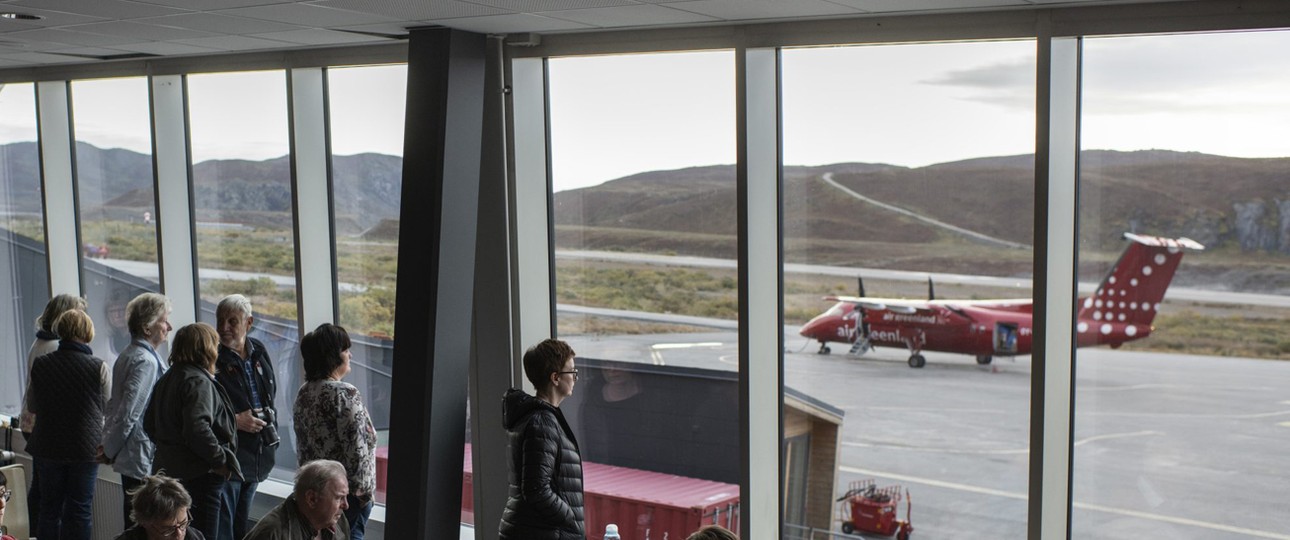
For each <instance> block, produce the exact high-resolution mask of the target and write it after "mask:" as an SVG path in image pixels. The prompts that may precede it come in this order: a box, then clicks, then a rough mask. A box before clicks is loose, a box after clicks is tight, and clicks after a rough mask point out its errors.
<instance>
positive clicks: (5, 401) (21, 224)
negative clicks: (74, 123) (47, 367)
mask: <svg viewBox="0 0 1290 540" xmlns="http://www.w3.org/2000/svg"><path fill="white" fill-rule="evenodd" d="M40 190H41V184H40V151H39V149H38V148H37V131H36V96H35V86H34V85H32V84H0V284H3V288H2V289H0V344H3V349H2V350H0V373H4V374H5V375H4V376H3V377H0V414H3V415H7V416H13V417H17V416H18V413H19V411H20V410H21V408H22V395H23V392H24V391H25V389H26V385H27V375H28V372H27V363H26V358H27V348H28V347H30V346H31V343H32V342H33V341H35V339H36V323H35V320H36V317H39V316H40V314H41V312H42V311H43V310H44V308H45V302H46V301H47V300H49V275H48V274H49V272H48V264H47V262H46V258H45V233H44V206H43V205H42V202H41V195H40Z"/></svg>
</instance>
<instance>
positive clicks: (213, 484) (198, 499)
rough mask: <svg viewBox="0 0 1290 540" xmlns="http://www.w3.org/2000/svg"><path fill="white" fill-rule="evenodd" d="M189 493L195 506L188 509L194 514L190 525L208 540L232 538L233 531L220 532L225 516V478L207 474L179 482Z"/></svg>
mask: <svg viewBox="0 0 1290 540" xmlns="http://www.w3.org/2000/svg"><path fill="white" fill-rule="evenodd" d="M179 483H180V484H183V485H184V489H185V490H186V491H188V496H189V497H192V499H193V505H192V506H190V507H188V511H189V512H191V513H192V514H193V523H192V525H189V527H192V528H194V529H197V530H199V531H201V532H202V536H204V537H206V538H207V540H225V539H227V538H232V537H233V533H232V531H221V530H220V521H221V520H220V516H221V515H223V512H224V509H223V506H222V503H223V499H224V498H223V496H222V495H223V493H224V484H225V483H226V481H225V480H224V477H223V476H220V475H218V474H214V473H206V474H203V475H201V476H196V477H193V478H185V479H183V480H180V481H179Z"/></svg>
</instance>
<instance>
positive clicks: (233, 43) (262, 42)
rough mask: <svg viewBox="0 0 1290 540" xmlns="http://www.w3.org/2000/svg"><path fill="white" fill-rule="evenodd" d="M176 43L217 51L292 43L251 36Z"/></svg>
mask: <svg viewBox="0 0 1290 540" xmlns="http://www.w3.org/2000/svg"><path fill="white" fill-rule="evenodd" d="M175 42H176V43H183V44H185V45H193V46H196V47H207V48H211V49H215V50H219V51H253V50H256V49H265V50H270V49H280V48H283V47H292V46H294V45H295V44H294V43H287V42H285V41H276V40H272V39H264V38H258V37H251V36H215V37H205V38H194V39H179V40H175Z"/></svg>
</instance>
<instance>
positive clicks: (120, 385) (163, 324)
mask: <svg viewBox="0 0 1290 540" xmlns="http://www.w3.org/2000/svg"><path fill="white" fill-rule="evenodd" d="M125 310H126V326H127V327H128V328H129V329H130V337H131V340H132V341H131V342H130V345H129V346H127V347H126V348H125V350H123V351H121V354H120V356H117V358H116V364H115V365H113V366H112V397H111V399H109V400H108V406H107V424H106V425H105V426H104V428H103V457H104V461H105V462H107V463H109V464H111V465H112V470H114V471H116V472H118V473H120V474H121V492H122V494H123V496H122V501H124V504H123V505H122V510H123V515H124V516H125V528H126V529H129V528H130V527H133V526H134V520H132V519H130V496H129V493H130V492H131V491H134V490H135V489H136V488H138V487H139V485H140V484H141V483H142V482H143V477H145V476H148V474H149V473H151V472H152V456H153V454H155V453H156V451H157V449H156V447H155V446H153V444H152V441H151V440H150V439H148V434H147V433H144V432H143V411H144V409H146V408H147V406H148V398H149V397H152V387H153V386H156V384H157V380H158V379H160V378H161V374H162V373H165V372H166V365H165V364H164V363H163V362H162V361H161V355H160V354H158V353H157V349H160V348H161V346H162V344H164V343H165V342H166V338H167V337H169V336H170V331H171V330H172V329H173V328H174V327H172V326H171V325H170V310H171V308H170V300H169V299H168V298H166V297H165V296H162V295H160V294H157V293H143V294H141V295H139V296H136V297H134V299H133V300H131V301H130V303H129V304H126V308H125Z"/></svg>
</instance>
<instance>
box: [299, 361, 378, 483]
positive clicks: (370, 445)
mask: <svg viewBox="0 0 1290 540" xmlns="http://www.w3.org/2000/svg"><path fill="white" fill-rule="evenodd" d="M294 417H295V424H296V425H295V431H296V458H297V459H299V461H300V463H301V464H305V463H308V462H310V461H313V460H315V459H331V460H335V461H339V462H340V463H341V464H342V465H344V466H345V472H346V473H348V475H349V492H350V494H352V495H354V496H358V497H362V496H365V495H366V496H369V497H370V496H372V495H373V494H374V492H375V490H376V427H375V426H373V425H372V417H371V416H369V415H368V414H367V408H366V407H364V406H363V398H362V396H360V395H359V394H358V388H355V387H354V385H352V384H349V383H347V382H341V381H333V380H330V379H323V380H320V381H309V382H306V383H305V384H303V385H301V387H300V391H299V392H298V393H297V394H296V404H295V407H294Z"/></svg>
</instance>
